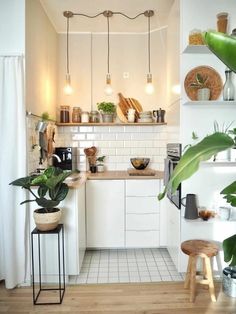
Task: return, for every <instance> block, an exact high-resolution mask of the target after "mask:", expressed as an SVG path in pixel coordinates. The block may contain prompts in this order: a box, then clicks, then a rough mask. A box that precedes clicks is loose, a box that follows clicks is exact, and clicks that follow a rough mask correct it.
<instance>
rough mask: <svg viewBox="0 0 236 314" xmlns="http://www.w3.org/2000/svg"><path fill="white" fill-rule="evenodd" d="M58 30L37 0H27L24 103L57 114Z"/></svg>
mask: <svg viewBox="0 0 236 314" xmlns="http://www.w3.org/2000/svg"><path fill="white" fill-rule="evenodd" d="M57 49H58V47H57V33H56V32H55V30H54V28H53V26H52V24H51V22H50V21H49V19H48V17H47V15H46V13H45V12H44V10H43V8H42V6H41V4H40V2H39V0H33V1H32V0H26V107H27V110H29V111H31V112H33V113H34V114H37V115H41V114H42V113H43V112H45V111H47V112H48V113H49V114H50V116H51V117H52V118H55V117H56V105H57V101H56V96H57V93H56V91H57Z"/></svg>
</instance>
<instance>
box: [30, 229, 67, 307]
mask: <svg viewBox="0 0 236 314" xmlns="http://www.w3.org/2000/svg"><path fill="white" fill-rule="evenodd" d="M44 234H57V243H58V288H43V287H42V273H41V248H40V236H41V235H44ZM34 235H36V236H37V238H38V267H39V291H38V293H37V294H36V292H35V275H34V241H33V240H34ZM60 235H61V236H60ZM60 244H61V246H62V266H61V248H60ZM31 249H32V250H31V251H32V281H33V282H32V284H33V303H34V304H37V305H50V304H61V303H62V300H63V297H64V293H65V252H64V251H65V249H64V226H63V224H59V225H58V226H57V227H56V228H55V229H54V230H50V231H40V230H38V229H37V228H35V229H34V230H33V231H32V232H31ZM61 267H62V273H61ZM61 276H63V280H61ZM51 290H54V291H58V292H59V301H58V302H49V303H48V302H46V303H44V302H38V298H39V295H40V292H41V291H51Z"/></svg>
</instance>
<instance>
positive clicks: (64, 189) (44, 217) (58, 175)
mask: <svg viewBox="0 0 236 314" xmlns="http://www.w3.org/2000/svg"><path fill="white" fill-rule="evenodd" d="M71 173H72V171H70V172H63V170H62V169H60V168H56V167H49V168H47V169H46V170H45V171H44V172H43V173H42V174H41V175H30V176H27V177H24V178H19V179H16V180H14V181H12V182H11V183H10V185H14V186H20V187H22V188H24V189H26V190H28V191H29V192H30V194H31V195H32V196H33V199H26V200H25V201H23V202H21V203H20V204H25V203H29V202H36V203H37V204H38V205H39V206H40V208H39V209H36V210H35V211H34V220H35V224H36V226H37V228H38V229H39V230H41V231H46V230H53V229H55V228H56V226H57V225H58V223H59V220H60V217H61V210H60V209H59V208H57V206H58V205H59V204H60V202H61V201H63V200H64V199H65V198H66V196H67V194H68V191H69V187H68V185H67V184H66V183H65V182H64V180H65V179H66V178H67V177H68V176H69V175H71ZM35 188H36V189H37V192H36V191H35Z"/></svg>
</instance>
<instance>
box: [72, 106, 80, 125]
mask: <svg viewBox="0 0 236 314" xmlns="http://www.w3.org/2000/svg"><path fill="white" fill-rule="evenodd" d="M72 122H73V123H79V122H81V109H80V107H73V111H72Z"/></svg>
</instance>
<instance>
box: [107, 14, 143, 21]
mask: <svg viewBox="0 0 236 314" xmlns="http://www.w3.org/2000/svg"><path fill="white" fill-rule="evenodd" d="M113 14H119V15H122V16H124V17H126V18H127V19H130V20H135V19H136V18H137V17H139V16H141V15H144V12H142V13H139V14H137V15H136V16H134V17H132V16H128V15H126V14H124V13H122V12H113Z"/></svg>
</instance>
